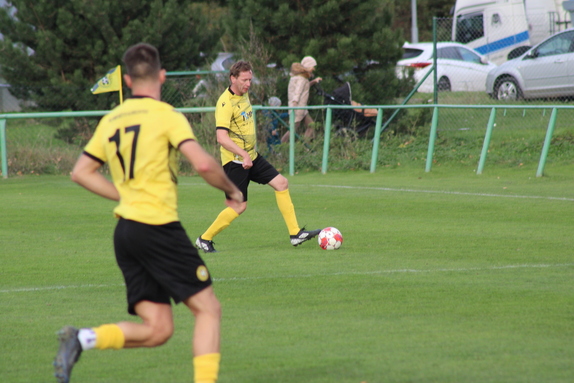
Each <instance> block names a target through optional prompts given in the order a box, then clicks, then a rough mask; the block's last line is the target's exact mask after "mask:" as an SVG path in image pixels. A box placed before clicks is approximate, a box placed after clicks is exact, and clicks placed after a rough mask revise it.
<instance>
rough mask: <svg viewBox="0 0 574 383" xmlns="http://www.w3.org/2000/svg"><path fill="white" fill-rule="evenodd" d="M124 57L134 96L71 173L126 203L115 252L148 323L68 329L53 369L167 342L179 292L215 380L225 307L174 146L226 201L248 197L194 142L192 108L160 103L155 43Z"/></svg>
mask: <svg viewBox="0 0 574 383" xmlns="http://www.w3.org/2000/svg"><path fill="white" fill-rule="evenodd" d="M123 61H124V63H125V66H126V68H127V74H126V75H124V80H125V82H126V84H127V86H128V87H129V88H131V90H132V98H130V99H128V100H127V101H126V102H125V103H123V104H122V105H120V106H118V107H116V108H115V109H114V110H112V111H111V112H110V113H109V114H108V115H107V116H105V117H104V118H102V120H101V121H100V123H99V125H98V127H97V128H96V131H95V133H94V136H93V137H92V139H91V140H90V142H89V143H88V144H87V146H86V147H85V149H84V152H83V153H82V155H81V156H80V158H79V159H78V161H77V162H76V164H75V166H74V169H73V171H72V180H73V181H74V182H77V183H78V184H79V185H81V186H83V187H84V188H86V189H87V190H89V191H91V192H93V193H95V194H97V195H100V196H102V197H105V198H108V199H111V200H114V201H119V204H118V205H117V207H116V208H115V209H114V213H115V215H116V217H117V218H118V223H117V226H116V229H115V233H114V248H115V253H116V260H117V263H118V265H119V267H120V269H121V271H122V274H123V276H124V280H125V284H126V290H127V301H128V302H127V303H128V312H129V313H130V314H132V315H137V316H139V317H140V318H141V320H142V323H136V322H128V321H125V322H119V323H115V324H104V325H101V326H98V327H93V328H81V329H77V328H75V327H72V326H66V327H64V328H62V329H61V330H60V331H59V333H58V335H59V341H60V348H59V350H58V354H57V356H56V359H55V360H54V367H55V376H56V378H57V380H58V382H60V383H67V382H69V381H70V374H71V372H72V367H73V366H74V364H75V363H76V362H77V360H78V358H79V357H80V354H81V353H82V351H84V350H89V349H92V348H96V349H121V348H134V347H156V346H160V345H162V344H164V343H165V342H167V340H168V339H169V338H170V337H171V336H172V334H173V327H174V324H173V314H172V309H171V300H173V301H174V302H175V303H179V302H183V303H184V304H185V305H186V306H187V307H188V308H189V309H190V310H191V312H192V313H193V315H194V316H195V329H194V336H193V355H194V358H193V365H194V375H195V376H194V379H195V380H194V381H195V382H196V383H215V382H216V381H217V376H218V372H219V361H220V351H219V337H220V317H221V307H220V304H219V301H218V299H217V297H216V296H215V293H214V291H213V287H212V282H211V277H210V275H209V271H208V270H207V268H206V266H205V264H204V262H203V260H202V259H201V257H200V256H199V254H198V252H197V249H196V248H195V247H194V246H193V244H192V242H191V240H190V239H189V237H188V236H187V235H186V233H185V230H184V229H183V227H182V225H181V224H180V222H179V219H178V213H177V191H176V187H177V185H176V183H177V178H176V175H177V166H176V164H177V162H176V156H175V155H176V150H179V152H181V153H182V154H183V155H184V156H185V157H186V158H187V159H188V160H189V161H190V163H191V164H192V166H193V167H194V168H195V169H196V171H197V172H198V173H199V175H200V176H201V177H203V178H204V179H205V180H206V181H207V183H209V184H210V185H212V186H214V187H215V188H218V189H220V190H222V191H224V192H225V193H226V194H227V196H228V199H227V202H226V204H227V206H229V207H230V208H234V209H238V208H239V207H240V206H241V204H242V203H243V197H242V195H241V192H240V191H239V189H238V188H237V187H236V186H235V185H234V184H233V183H232V182H231V181H230V180H229V178H228V177H227V176H226V175H225V173H224V172H223V171H222V169H221V166H220V165H219V163H218V162H217V161H216V160H215V159H214V158H213V157H212V156H211V155H209V154H208V153H207V152H205V151H204V150H203V149H202V147H201V146H200V145H199V144H198V143H197V141H196V139H195V136H194V134H193V131H192V129H191V126H190V125H189V123H188V121H187V119H186V118H185V116H183V115H182V114H181V113H179V112H177V111H176V110H174V108H173V107H172V106H170V105H169V104H166V103H164V102H161V101H160V98H161V86H162V84H163V83H164V81H165V70H164V69H161V64H160V59H159V53H158V51H157V49H156V48H155V47H153V46H151V45H149V44H143V43H141V44H137V45H134V46H132V47H130V48H129V49H128V50H127V51H126V53H125V54H124V57H123ZM104 163H107V164H108V165H109V169H110V172H111V178H112V182H111V181H109V180H108V179H107V178H105V177H104V176H103V175H102V174H101V173H100V172H99V171H98V169H99V168H100V167H101V166H102V165H103V164H104Z"/></svg>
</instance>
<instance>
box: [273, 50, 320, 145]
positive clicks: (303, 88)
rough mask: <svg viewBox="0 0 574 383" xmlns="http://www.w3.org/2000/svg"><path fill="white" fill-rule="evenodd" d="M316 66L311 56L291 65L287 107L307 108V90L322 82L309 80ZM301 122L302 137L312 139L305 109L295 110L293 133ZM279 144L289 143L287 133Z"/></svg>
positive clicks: (312, 132)
mask: <svg viewBox="0 0 574 383" xmlns="http://www.w3.org/2000/svg"><path fill="white" fill-rule="evenodd" d="M316 66H317V61H316V60H315V59H314V58H313V57H311V56H305V57H303V60H301V63H293V64H292V65H291V73H290V75H291V79H290V80H289V88H288V91H287V92H288V98H289V106H307V101H308V100H309V89H310V88H311V86H312V85H315V84H317V83H318V82H320V81H321V80H322V78H321V77H317V78H315V79H313V80H310V78H311V77H313V71H315V67H316ZM301 121H303V124H304V125H305V128H306V129H305V134H304V137H305V138H306V139H311V138H313V137H314V135H315V131H314V129H313V124H314V123H313V119H312V118H311V116H310V115H309V111H308V110H307V109H297V110H295V131H297V130H298V128H299V125H301ZM281 142H289V132H287V133H285V134H284V135H283V137H282V138H281Z"/></svg>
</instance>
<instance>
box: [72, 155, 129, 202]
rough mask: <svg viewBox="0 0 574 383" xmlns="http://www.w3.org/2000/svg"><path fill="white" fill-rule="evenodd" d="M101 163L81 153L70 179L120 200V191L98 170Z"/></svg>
mask: <svg viewBox="0 0 574 383" xmlns="http://www.w3.org/2000/svg"><path fill="white" fill-rule="evenodd" d="M100 167H102V163H101V162H100V161H97V160H96V159H94V158H92V157H90V156H89V155H87V154H86V153H82V155H80V158H78V161H77V162H76V164H75V165H74V169H73V170H72V181H74V182H76V183H77V184H78V185H80V186H82V187H84V188H86V189H87V190H89V191H91V192H92V193H95V194H97V195H99V196H102V197H104V198H108V199H111V200H113V201H119V200H120V193H118V190H117V189H116V187H115V186H114V184H113V183H111V182H110V181H109V180H108V179H107V178H106V177H104V176H103V175H102V173H100V172H99V171H98V169H100Z"/></svg>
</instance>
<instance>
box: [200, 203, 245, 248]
mask: <svg viewBox="0 0 574 383" xmlns="http://www.w3.org/2000/svg"><path fill="white" fill-rule="evenodd" d="M237 217H239V214H237V212H236V211H235V210H233V209H232V208H230V207H228V208H225V209H223V211H222V212H221V213H219V215H218V216H217V218H216V219H215V221H213V223H212V224H211V226H209V228H208V229H207V230H206V232H205V233H203V234H202V235H201V238H203V239H205V240H206V241H211V240H212V239H213V237H215V236H216V235H217V234H219V233H221V231H222V230H223V229H225V228H226V227H227V226H229V225H231V222H233V220H234V219H235V218H237Z"/></svg>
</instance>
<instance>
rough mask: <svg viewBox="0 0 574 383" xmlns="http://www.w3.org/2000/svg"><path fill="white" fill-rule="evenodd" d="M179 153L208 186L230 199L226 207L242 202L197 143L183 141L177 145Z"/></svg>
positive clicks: (235, 187) (241, 196)
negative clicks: (225, 194)
mask: <svg viewBox="0 0 574 383" xmlns="http://www.w3.org/2000/svg"><path fill="white" fill-rule="evenodd" d="M179 151H180V152H181V153H182V154H183V155H184V156H185V157H186V158H187V159H188V161H189V162H190V163H191V165H192V166H193V168H194V169H195V170H196V171H197V172H198V173H199V175H200V176H201V177H202V178H203V179H204V180H205V181H206V182H207V183H208V184H210V185H211V186H213V187H215V188H217V189H219V190H222V191H223V192H225V193H227V195H228V196H229V197H230V198H231V200H228V201H227V205H228V206H230V207H232V208H233V207H238V206H239V204H240V203H242V202H243V194H242V193H241V192H240V191H239V189H238V188H237V186H235V184H234V183H233V182H231V180H230V179H229V178H228V177H227V175H226V174H225V172H224V171H223V168H222V167H221V165H219V163H218V162H217V161H216V160H215V158H213V157H212V156H211V155H210V154H209V153H207V152H206V151H205V150H203V148H202V147H201V145H199V143H198V142H196V141H194V140H187V141H184V142H183V143H181V144H180V145H179Z"/></svg>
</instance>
